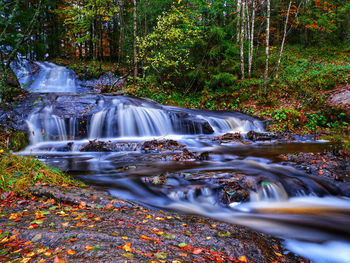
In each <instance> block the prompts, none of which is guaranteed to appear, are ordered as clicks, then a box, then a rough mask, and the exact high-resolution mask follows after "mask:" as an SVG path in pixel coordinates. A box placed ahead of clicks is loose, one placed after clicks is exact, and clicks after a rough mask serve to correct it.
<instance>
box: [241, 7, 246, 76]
mask: <svg viewBox="0 0 350 263" xmlns="http://www.w3.org/2000/svg"><path fill="white" fill-rule="evenodd" d="M241 7H242V8H241V17H242V19H241V48H240V49H241V50H240V51H241V52H240V53H241V78H242V79H244V30H245V1H242V3H241Z"/></svg>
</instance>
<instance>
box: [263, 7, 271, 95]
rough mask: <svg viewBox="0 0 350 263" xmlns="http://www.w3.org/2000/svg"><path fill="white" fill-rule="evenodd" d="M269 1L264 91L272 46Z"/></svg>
mask: <svg viewBox="0 0 350 263" xmlns="http://www.w3.org/2000/svg"><path fill="white" fill-rule="evenodd" d="M266 2H267V14H266V61H265V74H264V92H265V93H266V89H267V80H268V77H269V48H270V0H266Z"/></svg>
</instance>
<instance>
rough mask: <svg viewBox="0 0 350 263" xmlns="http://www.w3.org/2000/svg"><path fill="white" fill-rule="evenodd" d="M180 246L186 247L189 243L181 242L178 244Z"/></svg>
mask: <svg viewBox="0 0 350 263" xmlns="http://www.w3.org/2000/svg"><path fill="white" fill-rule="evenodd" d="M178 246H179V247H186V246H187V244H186V243H180V244H178Z"/></svg>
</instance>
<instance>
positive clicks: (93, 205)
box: [0, 134, 350, 262]
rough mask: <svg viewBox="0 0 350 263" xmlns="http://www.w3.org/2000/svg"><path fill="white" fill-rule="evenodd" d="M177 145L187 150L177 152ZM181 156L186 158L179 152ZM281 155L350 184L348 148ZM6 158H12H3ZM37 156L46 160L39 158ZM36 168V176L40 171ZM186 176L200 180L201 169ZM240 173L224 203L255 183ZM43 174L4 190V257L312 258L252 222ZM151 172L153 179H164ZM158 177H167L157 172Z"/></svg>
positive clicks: (171, 145) (150, 148)
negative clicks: (172, 208)
mask: <svg viewBox="0 0 350 263" xmlns="http://www.w3.org/2000/svg"><path fill="white" fill-rule="evenodd" d="M290 136H291V135H289V136H285V137H284V138H282V137H281V135H271V134H270V135H269V136H265V137H264V138H262V137H261V136H260V137H259V134H255V135H254V136H253V134H252V135H250V136H248V138H250V140H252V139H254V140H255V141H257V140H276V139H277V140H284V141H285V142H287V140H290ZM278 138H279V139H278ZM286 138H289V139H286ZM214 140H219V141H220V142H222V143H224V144H225V143H228V142H230V141H231V142H232V141H234V142H236V143H239V144H242V145H247V143H248V144H249V143H251V142H252V141H249V140H247V139H245V140H242V138H241V137H240V136H238V135H237V134H236V135H234V134H232V136H229V135H225V136H222V137H218V138H214ZM280 142H281V141H280ZM103 149H104V148H103ZM103 149H100V150H101V151H102V150H103ZM142 149H143V151H145V152H146V151H147V152H153V153H154V154H160V155H161V156H163V157H164V156H167V155H169V158H170V157H171V159H172V160H173V161H180V162H181V161H184V160H190V159H193V158H196V155H195V154H194V153H191V152H189V151H188V150H186V149H185V148H184V147H183V146H181V145H180V144H178V143H177V142H175V141H160V142H157V141H152V142H146V143H144V145H143V146H142ZM174 151H180V152H183V153H182V154H181V153H177V154H175V155H174ZM209 155H210V153H209ZM209 155H208V156H209ZM177 156H180V158H178V159H177V158H175V159H174V158H173V157H177ZM208 156H207V157H208ZM296 156H297V157H298V158H296ZM197 157H198V158H200V156H197ZM293 157H294V159H293ZM2 158H4V156H2ZM16 158H22V157H16ZM16 158H14V159H13V163H12V165H10V164H8V163H7V164H8V165H7V166H8V167H12V166H13V165H15V163H14V162H15V161H16V160H17V159H16ZM164 158H165V157H164ZM187 158H190V159H187ZM279 158H281V159H282V160H284V161H285V163H286V164H288V165H292V166H295V167H297V168H299V169H303V170H305V171H311V172H310V175H311V176H318V177H320V178H324V179H326V180H329V181H330V182H331V181H334V182H338V183H341V184H342V185H343V186H344V188H343V189H345V190H346V185H349V181H348V180H347V179H348V176H346V174H347V171H349V163H350V162H349V161H350V158H349V156H348V155H347V154H346V153H344V152H333V153H332V152H312V153H311V152H310V153H300V154H287V155H282V156H280V157H279ZM165 159H167V158H165ZM1 163H2V164H3V165H4V164H5V162H3V159H2V160H1ZM33 163H35V164H36V165H38V166H40V164H39V162H36V161H33ZM325 165H327V167H324V166H325ZM27 167H28V165H27ZM307 167H309V168H307ZM310 167H311V168H310ZM320 171H322V172H320ZM30 174H32V175H35V174H36V172H35V173H30ZM330 175H332V176H330ZM336 175H341V177H339V176H336ZM187 176H193V179H195V176H196V175H187ZM203 176H204V175H203V174H202V175H201V177H203ZM208 176H209V177H210V173H209V174H208ZM241 176H242V175H241ZM241 176H240V175H238V174H237V176H236V180H234V181H232V180H228V181H227V182H226V183H225V180H222V179H223V178H221V179H220V176H219V177H218V178H219V179H220V182H221V184H226V188H225V187H224V189H225V194H226V197H225V196H224V195H223V196H222V198H224V199H225V200H224V201H225V203H227V202H235V201H240V200H245V199H244V197H245V198H246V200H247V198H249V189H250V190H251V189H252V186H253V185H252V184H250V183H249V182H248V181H247V180H246V178H244V177H241ZM204 177H205V176H204ZM209 177H208V178H209ZM7 178H9V177H7ZM43 179H46V178H43V177H39V179H38V180H37V181H36V182H35V183H33V184H32V185H31V186H30V187H28V188H27V189H26V190H25V191H24V192H18V193H19V194H18V193H15V191H13V190H14V189H13V188H10V189H9V191H2V193H1V209H0V237H1V240H0V258H1V259H2V260H4V261H8V262H71V261H74V262H83V261H85V262H86V260H89V261H92V260H94V261H105V262H111V261H113V262H125V261H127V262H148V261H155V262H194V261H198V262H208V261H216V262H276V261H277V262H307V261H306V260H304V259H302V258H299V257H296V256H295V255H293V254H292V253H286V251H285V250H284V249H283V247H282V243H281V241H280V240H278V239H276V238H273V237H271V236H269V235H265V234H261V233H259V232H256V231H252V230H249V229H247V228H245V227H241V226H236V225H231V224H226V223H222V222H218V221H215V220H212V219H208V218H202V217H197V216H188V215H182V214H178V213H172V212H164V211H158V210H150V209H149V208H147V207H142V206H140V205H139V204H135V203H133V202H130V201H126V200H123V199H121V198H117V197H112V196H110V195H107V194H105V193H104V192H103V191H101V190H97V189H94V188H89V187H86V186H80V187H75V186H73V185H72V183H71V182H73V181H70V182H69V181H66V182H58V181H57V182H50V183H55V184H56V185H52V184H47V183H46V184H42V182H43V181H41V180H43ZM151 179H152V180H150V181H149V182H150V183H156V184H159V182H158V183H157V182H155V180H153V179H154V178H151ZM145 180H146V181H147V178H146V179H145ZM213 180H214V181H215V179H213ZM158 181H162V179H161V178H159V177H158ZM213 183H215V182H213ZM217 183H218V182H216V183H215V184H217ZM347 189H348V190H349V189H350V188H349V187H348V188H347ZM23 194H24V195H23ZM236 199H237V200H236ZM60 260H61V261H60Z"/></svg>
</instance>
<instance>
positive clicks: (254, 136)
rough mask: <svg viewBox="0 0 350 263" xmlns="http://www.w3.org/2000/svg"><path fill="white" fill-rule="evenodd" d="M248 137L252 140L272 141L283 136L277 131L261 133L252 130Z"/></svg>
mask: <svg viewBox="0 0 350 263" xmlns="http://www.w3.org/2000/svg"><path fill="white" fill-rule="evenodd" d="M247 138H248V139H249V140H251V141H254V142H256V141H271V140H276V139H280V138H281V137H280V136H279V135H277V134H275V133H260V132H255V131H250V132H248V133H247Z"/></svg>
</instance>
